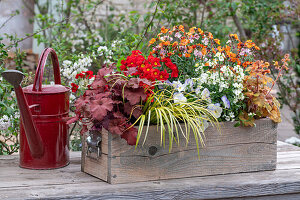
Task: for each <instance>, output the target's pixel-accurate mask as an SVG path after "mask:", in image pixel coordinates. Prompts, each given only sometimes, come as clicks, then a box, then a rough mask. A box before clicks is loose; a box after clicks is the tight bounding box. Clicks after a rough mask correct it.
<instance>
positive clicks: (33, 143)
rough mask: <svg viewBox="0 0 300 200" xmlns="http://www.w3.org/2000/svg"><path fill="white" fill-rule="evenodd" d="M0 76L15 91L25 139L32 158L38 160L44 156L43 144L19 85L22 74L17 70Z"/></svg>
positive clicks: (5, 72)
mask: <svg viewBox="0 0 300 200" xmlns="http://www.w3.org/2000/svg"><path fill="white" fill-rule="evenodd" d="M1 75H2V76H3V78H4V79H5V80H7V81H8V82H9V83H10V84H11V85H13V87H14V89H15V93H16V97H17V102H18V106H19V109H20V115H21V120H22V123H23V125H24V129H25V133H26V138H27V142H28V144H29V149H30V152H31V154H32V157H34V158H40V157H42V156H43V155H44V144H43V142H42V138H41V136H40V134H39V132H38V130H37V128H36V125H35V123H34V121H33V117H32V114H31V111H30V108H29V106H28V103H27V100H26V98H25V95H24V92H23V89H22V88H21V85H20V84H21V82H22V80H23V78H24V74H23V73H22V72H20V71H17V70H7V71H4V72H2V74H1Z"/></svg>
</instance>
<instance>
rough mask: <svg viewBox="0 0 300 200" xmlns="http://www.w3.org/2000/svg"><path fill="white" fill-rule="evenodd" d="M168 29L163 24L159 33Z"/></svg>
mask: <svg viewBox="0 0 300 200" xmlns="http://www.w3.org/2000/svg"><path fill="white" fill-rule="evenodd" d="M168 30H169V29H167V28H165V27H164V26H163V27H161V29H160V32H161V33H167V32H168Z"/></svg>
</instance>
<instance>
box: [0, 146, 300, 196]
mask: <svg viewBox="0 0 300 200" xmlns="http://www.w3.org/2000/svg"><path fill="white" fill-rule="evenodd" d="M284 149H286V150H284ZM277 155H278V163H277V169H276V170H275V171H265V172H255V173H239V174H229V175H218V176H205V177H195V178H184V179H173V180H164V181H155V182H153V181H152V182H140V183H132V184H118V185H110V184H107V183H105V182H102V181H100V180H99V179H97V178H94V177H92V176H90V175H88V174H85V173H82V172H81V171H80V152H72V153H71V164H70V165H69V166H67V167H65V168H61V169H56V170H28V169H22V168H19V167H18V157H17V156H0V199H1V200H2V199H24V198H26V199H36V198H42V199H46V198H47V199H57V198H59V199H118V198H119V199H120V198H123V199H226V198H228V199H242V198H243V199H253V198H254V197H259V199H300V148H297V147H296V148H294V147H293V146H290V145H287V144H285V143H281V142H278V154H277Z"/></svg>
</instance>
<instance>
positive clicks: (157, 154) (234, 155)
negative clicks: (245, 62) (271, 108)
mask: <svg viewBox="0 0 300 200" xmlns="http://www.w3.org/2000/svg"><path fill="white" fill-rule="evenodd" d="M221 127H222V132H221V133H219V132H218V131H217V130H216V129H215V128H213V127H209V128H207V129H206V130H205V136H206V138H205V146H204V147H201V148H200V160H199V159H198V154H197V147H196V143H195V139H194V136H193V134H192V133H191V136H190V142H189V144H188V146H187V147H186V146H185V140H184V139H183V138H182V139H181V140H180V141H181V144H180V146H177V144H175V143H174V144H173V148H172V151H171V153H169V149H168V148H163V147H161V146H160V133H159V132H157V130H156V126H152V127H150V128H149V133H148V136H147V140H146V143H145V144H144V146H142V145H139V146H138V147H137V149H136V150H135V147H134V146H129V145H127V143H126V141H125V140H123V139H121V138H120V137H119V136H114V135H111V134H110V133H108V132H107V131H106V130H103V131H102V133H100V132H97V133H96V134H93V137H94V138H93V140H92V141H91V140H89V142H88V143H89V145H87V142H86V139H87V137H88V133H87V134H85V135H84V137H83V150H82V164H81V168H82V171H83V172H86V173H88V174H91V175H93V176H95V177H98V178H100V179H101V180H104V181H106V182H108V183H111V184H116V183H129V182H130V183H131V182H139V181H154V180H162V179H172V178H183V177H194V176H207V175H218V174H230V173H240V172H254V171H264V170H274V169H275V168H276V161H277V154H276V142H277V124H275V123H273V122H272V121H271V120H269V119H261V120H257V121H256V127H234V123H233V122H225V123H222V124H221ZM98 136H101V137H102V141H101V142H99V143H98V145H99V148H98V147H97V144H96V143H97V142H96V143H95V142H94V141H95V140H97V139H99V138H100V137H98ZM166 140H167V139H166ZM141 141H143V138H142V139H141ZM141 143H142V142H141Z"/></svg>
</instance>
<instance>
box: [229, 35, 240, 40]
mask: <svg viewBox="0 0 300 200" xmlns="http://www.w3.org/2000/svg"><path fill="white" fill-rule="evenodd" d="M229 36H230V37H233V38H234V39H236V40H239V37H238V36H237V34H230V35H229Z"/></svg>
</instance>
